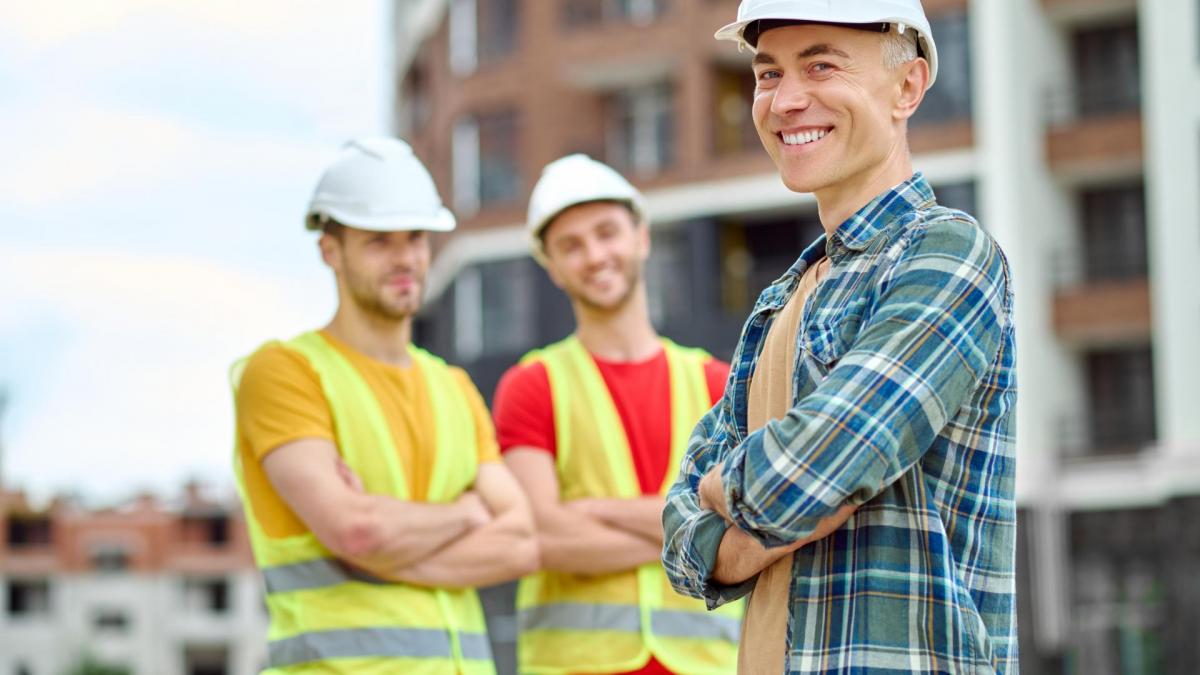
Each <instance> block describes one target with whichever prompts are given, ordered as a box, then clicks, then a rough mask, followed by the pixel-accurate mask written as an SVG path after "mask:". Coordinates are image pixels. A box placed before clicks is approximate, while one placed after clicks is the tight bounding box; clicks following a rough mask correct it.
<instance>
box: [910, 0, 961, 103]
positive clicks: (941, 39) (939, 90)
mask: <svg viewBox="0 0 1200 675" xmlns="http://www.w3.org/2000/svg"><path fill="white" fill-rule="evenodd" d="M929 23H930V28H931V29H932V30H933V34H934V36H936V39H937V52H938V77H937V81H936V82H934V83H933V87H932V88H931V89H930V90H929V91H927V92H925V99H924V100H923V101H922V102H921V107H920V108H918V109H917V112H916V114H914V115H913V117H912V121H911V122H910V124H911V125H912V126H921V125H925V124H941V123H945V122H953V121H959V120H963V121H965V120H969V119H970V118H971V109H972V97H971V29H970V23H969V21H968V19H967V14H966V13H965V12H964V13H959V14H948V15H942V16H934V17H930V20H929Z"/></svg>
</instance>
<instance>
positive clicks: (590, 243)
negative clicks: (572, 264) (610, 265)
mask: <svg viewBox="0 0 1200 675" xmlns="http://www.w3.org/2000/svg"><path fill="white" fill-rule="evenodd" d="M604 258H605V254H604V246H603V245H602V244H601V243H600V242H599V241H597V240H596V239H593V238H588V239H586V240H585V241H584V244H583V261H584V263H585V264H587V266H588V267H593V266H595V265H598V264H600V263H602V262H604Z"/></svg>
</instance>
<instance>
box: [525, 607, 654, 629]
mask: <svg viewBox="0 0 1200 675" xmlns="http://www.w3.org/2000/svg"><path fill="white" fill-rule="evenodd" d="M517 625H518V626H519V627H520V629H521V630H539V629H545V628H551V629H554V628H557V629H564V630H619V631H626V632H630V633H636V632H638V631H639V630H641V627H642V620H641V617H640V616H639V613H638V608H637V607H630V606H629V605H593V604H588V603H584V602H560V603H555V604H552V605H539V606H537V607H530V608H528V609H522V610H521V611H519V612H517Z"/></svg>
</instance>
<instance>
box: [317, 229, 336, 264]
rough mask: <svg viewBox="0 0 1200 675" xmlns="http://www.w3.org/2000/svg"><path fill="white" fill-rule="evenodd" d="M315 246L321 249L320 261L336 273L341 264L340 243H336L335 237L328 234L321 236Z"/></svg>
mask: <svg viewBox="0 0 1200 675" xmlns="http://www.w3.org/2000/svg"><path fill="white" fill-rule="evenodd" d="M317 246H318V247H319V248H320V249H321V260H323V261H325V264H326V265H328V266H329V267H330V268H331V269H332V270H333V271H335V272H337V271H338V268H339V266H340V264H341V261H342V260H341V255H339V254H340V253H341V247H342V242H340V241H338V239H337V237H334V236H333V235H329V234H322V235H321V238H320V239H318V240H317Z"/></svg>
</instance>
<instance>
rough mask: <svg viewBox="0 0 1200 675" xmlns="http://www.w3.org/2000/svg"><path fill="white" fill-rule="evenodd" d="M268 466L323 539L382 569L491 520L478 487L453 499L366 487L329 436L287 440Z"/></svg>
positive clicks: (345, 555) (336, 550)
mask: <svg viewBox="0 0 1200 675" xmlns="http://www.w3.org/2000/svg"><path fill="white" fill-rule="evenodd" d="M262 465H263V469H264V470H265V471H266V474H267V477H268V479H269V480H270V481H271V485H272V486H273V487H274V488H275V491H276V492H278V493H279V495H280V496H281V497H282V498H283V500H284V501H285V502H287V504H288V506H289V507H291V509H292V511H294V512H295V513H296V515H297V516H298V517H299V518H300V520H302V521H304V524H305V525H307V526H308V527H309V529H311V530H312V531H313V534H315V535H316V537H317V540H318V541H320V542H321V543H322V544H323V545H325V547H326V548H328V549H329V550H330V551H332V552H333V554H334V555H336V556H337V557H338V558H340V559H342V560H345V561H346V562H349V563H351V564H353V565H355V566H357V567H361V568H363V569H365V570H367V571H368V572H371V573H373V574H375V575H377V576H387V575H388V574H389V573H390V572H392V571H394V570H396V569H399V568H402V567H405V566H408V565H411V564H412V563H414V562H416V561H418V560H420V559H422V558H425V557H426V556H428V555H430V554H431V553H433V552H434V551H436V550H438V549H440V548H442V547H443V546H446V545H447V544H448V543H450V542H451V541H453V540H454V539H456V538H458V537H460V536H461V535H463V534H464V533H466V532H467V531H468V530H469V529H471V528H472V527H478V526H480V525H483V524H484V523H487V522H489V521H490V520H491V516H490V514H489V513H488V508H487V507H486V506H485V505H484V503H483V501H482V500H481V499H480V498H479V496H478V495H476V494H474V493H473V492H468V493H466V494H464V495H463V496H462V497H461V498H459V500H458V501H456V502H454V503H451V504H424V503H420V502H409V501H402V500H399V499H395V498H392V497H387V496H384V495H370V494H365V493H363V492H362V489H361V484H356V483H357V478H355V477H354V476H353V474H352V473H350V472H349V471H348V470H347V469H346V468H345V465H344V464H343V463H342V461H341V457H340V456H339V455H338V451H337V448H336V447H335V446H334V444H333V443H331V442H329V441H328V440H325V439H302V440H299V441H293V442H291V443H286V444H284V445H281V446H280V447H278V448H276V449H275V450H273V451H271V452H270V453H269V454H268V455H267V456H266V457H264V458H263V460H262Z"/></svg>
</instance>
